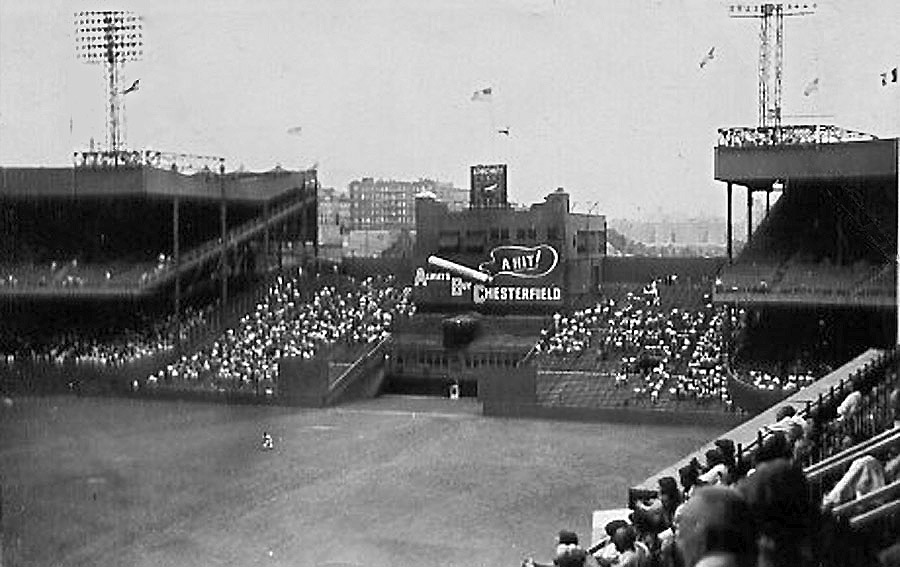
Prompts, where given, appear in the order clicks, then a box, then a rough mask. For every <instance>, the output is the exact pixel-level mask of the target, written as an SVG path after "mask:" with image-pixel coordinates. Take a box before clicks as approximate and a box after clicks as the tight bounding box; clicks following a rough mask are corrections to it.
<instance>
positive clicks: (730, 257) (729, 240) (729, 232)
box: [725, 181, 734, 264]
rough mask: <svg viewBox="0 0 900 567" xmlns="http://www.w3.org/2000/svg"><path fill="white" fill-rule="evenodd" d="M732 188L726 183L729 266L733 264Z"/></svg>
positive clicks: (726, 236) (726, 238)
mask: <svg viewBox="0 0 900 567" xmlns="http://www.w3.org/2000/svg"><path fill="white" fill-rule="evenodd" d="M732 189H733V186H732V184H731V181H729V182H728V221H727V224H726V234H725V240H726V245H727V246H728V263H729V264H731V263H733V262H734V256H733V250H732V244H731V242H732V240H733V239H734V235H733V234H732V231H733V228H734V225H733V224H732V211H731V209H732V206H731V196H732Z"/></svg>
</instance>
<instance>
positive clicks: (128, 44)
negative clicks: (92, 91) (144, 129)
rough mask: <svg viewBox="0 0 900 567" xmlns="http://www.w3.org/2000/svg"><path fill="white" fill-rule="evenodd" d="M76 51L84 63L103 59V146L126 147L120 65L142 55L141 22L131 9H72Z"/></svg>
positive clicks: (113, 148) (114, 149)
mask: <svg viewBox="0 0 900 567" xmlns="http://www.w3.org/2000/svg"><path fill="white" fill-rule="evenodd" d="M75 54H76V56H77V57H78V58H79V59H82V60H84V61H85V62H86V63H96V64H100V63H102V64H103V65H104V67H105V70H106V80H107V88H108V92H107V116H106V147H107V150H109V151H110V152H113V153H116V152H118V151H119V150H121V149H124V148H125V139H124V135H123V133H122V96H124V92H123V90H122V85H121V81H122V68H123V67H124V65H125V62H126V61H138V60H140V59H141V57H142V56H143V55H144V39H143V25H142V24H141V19H140V17H139V16H137V15H135V14H134V12H126V11H122V10H99V11H97V10H95V11H88V12H75Z"/></svg>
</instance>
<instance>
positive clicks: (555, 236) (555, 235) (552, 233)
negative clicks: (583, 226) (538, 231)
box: [547, 225, 562, 240]
mask: <svg viewBox="0 0 900 567" xmlns="http://www.w3.org/2000/svg"><path fill="white" fill-rule="evenodd" d="M560 238H562V232H561V231H560V230H559V227H558V226H554V225H550V226H548V227H547V240H559V239H560Z"/></svg>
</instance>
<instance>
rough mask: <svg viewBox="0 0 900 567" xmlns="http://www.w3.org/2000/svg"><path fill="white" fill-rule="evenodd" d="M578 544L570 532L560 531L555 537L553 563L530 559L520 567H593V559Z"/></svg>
mask: <svg viewBox="0 0 900 567" xmlns="http://www.w3.org/2000/svg"><path fill="white" fill-rule="evenodd" d="M589 557H591V556H590V555H588V552H587V551H585V550H584V548H582V547H581V545H580V544H579V543H578V535H577V534H576V533H575V532H573V531H570V530H560V532H559V535H557V536H556V552H555V554H554V557H553V563H549V564H548V563H538V562H536V561H535V560H534V559H532V558H531V557H527V558H525V560H524V561H522V567H554V566H555V567H594V566H595V565H596V563H594V561H593V558H592V557H591V560H589V559H588V558H589Z"/></svg>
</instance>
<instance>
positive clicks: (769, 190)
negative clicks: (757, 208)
mask: <svg viewBox="0 0 900 567" xmlns="http://www.w3.org/2000/svg"><path fill="white" fill-rule="evenodd" d="M771 196H772V190H771V189H766V216H767V217H768V216H769V207H770V197H771Z"/></svg>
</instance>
